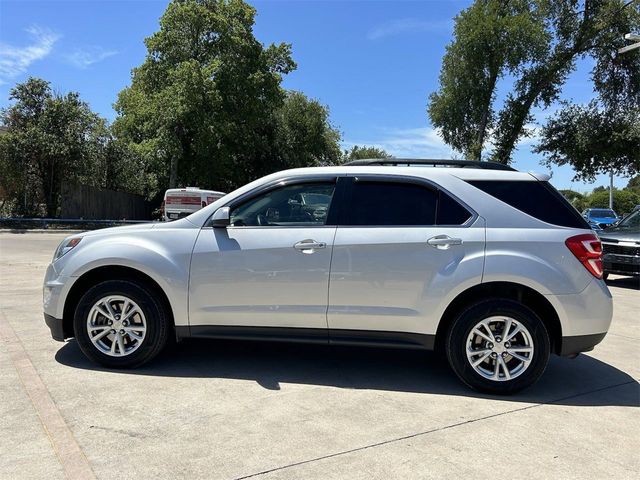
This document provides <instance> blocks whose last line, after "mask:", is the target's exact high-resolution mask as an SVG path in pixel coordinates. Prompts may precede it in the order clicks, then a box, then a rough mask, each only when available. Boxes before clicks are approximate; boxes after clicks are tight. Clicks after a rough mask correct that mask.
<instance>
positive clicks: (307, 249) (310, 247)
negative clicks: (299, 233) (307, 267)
mask: <svg viewBox="0 0 640 480" xmlns="http://www.w3.org/2000/svg"><path fill="white" fill-rule="evenodd" d="M326 246H327V244H326V243H324V242H316V241H315V240H312V239H310V238H308V239H306V240H302V241H300V242H298V243H296V244H295V245H294V246H293V248H295V249H296V250H301V251H302V253H313V251H314V250H317V249H319V248H326Z"/></svg>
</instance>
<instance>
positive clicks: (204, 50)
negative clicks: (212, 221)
mask: <svg viewBox="0 0 640 480" xmlns="http://www.w3.org/2000/svg"><path fill="white" fill-rule="evenodd" d="M255 13H256V11H255V9H254V8H253V7H252V6H250V5H248V4H247V3H245V2H244V1H242V0H179V1H178V0H176V1H173V2H171V3H170V4H169V6H168V7H167V10H166V11H165V13H164V15H163V16H162V18H161V20H160V30H159V31H158V32H156V33H154V34H153V35H152V36H151V37H149V38H147V39H146V41H145V44H146V46H147V57H146V60H145V62H144V63H143V64H142V65H141V66H140V67H138V68H136V69H134V70H133V74H132V83H131V86H130V87H127V88H125V89H124V90H123V91H122V92H121V93H120V95H119V97H118V101H117V102H116V105H115V107H116V110H117V111H118V113H119V117H118V118H117V119H116V122H115V125H114V127H115V131H116V134H117V135H118V136H119V137H120V138H123V139H126V140H127V141H128V142H131V143H133V144H134V145H135V148H136V150H137V151H138V152H140V153H141V154H142V155H144V157H145V158H146V161H147V162H149V164H151V165H153V168H154V169H155V171H156V173H157V176H158V183H159V185H161V186H167V185H168V186H176V185H177V184H178V183H180V184H182V185H200V186H209V187H214V188H219V189H223V190H229V189H232V188H234V187H235V186H238V185H239V184H242V183H245V182H247V181H249V180H250V179H252V178H255V177H256V176H259V175H261V174H262V173H264V172H265V171H269V170H270V168H271V167H270V165H272V164H273V163H278V162H276V161H274V156H275V155H276V154H277V153H278V152H276V151H275V150H274V148H273V143H274V139H275V138H276V137H277V138H278V142H279V143H280V144H284V145H287V142H290V141H292V134H291V132H281V133H280V134H276V132H275V130H274V129H275V126H276V125H279V126H283V127H285V128H287V126H286V123H287V122H284V121H283V119H282V112H280V113H277V112H279V109H281V108H285V109H287V110H288V111H289V112H290V113H296V114H298V115H300V114H301V113H300V112H301V110H300V108H301V100H300V97H295V98H289V100H288V102H289V103H288V104H285V103H286V102H287V96H286V94H285V91H284V90H283V89H282V88H281V87H280V82H281V79H282V75H284V74H286V73H288V72H290V71H292V70H293V69H294V68H295V63H294V62H293V60H292V58H291V51H290V50H291V49H290V46H289V45H287V44H279V45H270V46H268V47H264V46H263V45H262V44H260V42H258V40H256V38H255V37H254V35H253V24H254V17H255ZM296 102H298V103H297V105H294V104H295V103H296ZM305 107H308V108H309V109H310V110H315V112H316V115H317V114H318V112H319V110H318V105H316V104H314V103H313V102H307V103H305ZM320 113H321V115H320V116H322V112H320ZM309 115H313V113H309ZM305 120H309V117H306V118H305ZM289 123H290V122H289ZM311 123H313V122H312V121H310V120H309V122H308V123H307V125H306V126H307V127H311ZM290 126H291V125H289V127H290ZM323 135H329V136H330V135H331V134H330V133H327V132H324V133H323V134H321V135H319V136H318V137H317V138H320V137H322V136H323ZM285 137H286V138H287V139H285ZM317 138H316V139H315V140H314V141H316V140H317ZM296 141H299V139H298V140H296ZM278 142H276V143H278ZM331 148H333V147H331ZM285 154H286V152H285ZM327 155H328V156H330V155H331V154H330V153H327V152H323V153H322V155H321V157H322V156H327ZM314 158H315V157H314Z"/></svg>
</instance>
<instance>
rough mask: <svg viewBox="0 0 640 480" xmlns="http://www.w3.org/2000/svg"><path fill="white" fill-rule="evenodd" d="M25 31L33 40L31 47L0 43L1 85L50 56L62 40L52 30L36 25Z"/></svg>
mask: <svg viewBox="0 0 640 480" xmlns="http://www.w3.org/2000/svg"><path fill="white" fill-rule="evenodd" d="M25 31H26V32H27V33H28V34H29V36H30V37H31V39H32V42H33V43H31V45H28V46H26V47H16V46H15V45H9V44H6V43H0V84H1V83H5V82H6V81H8V80H11V79H13V78H15V77H17V76H19V75H21V74H23V73H24V72H26V71H27V69H28V68H29V66H30V65H31V64H32V63H33V62H35V61H37V60H42V59H43V58H45V57H46V56H48V55H49V54H50V53H51V51H52V50H53V46H54V44H55V43H56V42H57V41H58V40H59V39H60V35H59V34H57V33H55V32H53V31H52V30H49V29H47V28H42V27H38V26H35V25H34V26H31V27H29V28H27V29H26V30H25Z"/></svg>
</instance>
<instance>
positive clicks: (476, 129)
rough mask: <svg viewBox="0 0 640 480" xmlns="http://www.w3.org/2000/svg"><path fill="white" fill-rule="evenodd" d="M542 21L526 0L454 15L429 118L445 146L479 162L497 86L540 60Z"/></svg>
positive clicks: (485, 4) (480, 5)
mask: <svg viewBox="0 0 640 480" xmlns="http://www.w3.org/2000/svg"><path fill="white" fill-rule="evenodd" d="M543 19H544V12H543V11H542V9H541V8H539V6H538V5H536V2H530V1H526V0H516V1H509V2H505V1H504V0H479V1H475V2H474V3H473V4H472V5H471V6H470V7H469V8H467V9H466V10H463V11H462V12H460V14H458V15H457V16H456V18H455V26H454V40H453V42H451V43H450V44H449V45H448V46H447V50H446V53H445V55H444V57H443V59H442V69H441V71H440V78H439V80H440V88H439V89H438V91H437V92H434V93H432V94H431V95H430V97H429V105H428V113H429V117H430V119H431V123H432V124H433V125H434V126H435V127H436V128H439V129H440V133H441V134H442V137H443V139H444V141H445V142H447V143H448V144H449V145H451V146H452V147H453V148H454V149H456V150H458V151H460V152H462V153H463V154H464V155H465V156H466V157H467V158H469V159H472V160H480V159H481V157H482V150H483V148H484V147H485V144H486V143H487V141H488V140H489V139H490V134H489V132H490V131H492V130H493V129H494V128H495V121H496V113H495V108H494V106H493V105H494V102H495V100H496V90H497V88H498V81H499V80H500V79H501V78H502V77H504V76H505V75H507V74H510V75H516V74H517V73H518V72H519V70H521V69H522V67H523V65H524V64H526V63H527V62H533V61H535V60H537V59H539V58H540V57H542V56H543V55H544V50H545V48H546V47H547V45H548V41H549V39H548V34H547V32H546V31H545V29H544V22H543Z"/></svg>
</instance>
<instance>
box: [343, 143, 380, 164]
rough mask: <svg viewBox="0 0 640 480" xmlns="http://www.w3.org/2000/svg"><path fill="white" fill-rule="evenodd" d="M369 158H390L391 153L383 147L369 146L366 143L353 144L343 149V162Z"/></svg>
mask: <svg viewBox="0 0 640 480" xmlns="http://www.w3.org/2000/svg"><path fill="white" fill-rule="evenodd" d="M371 158H391V155H390V154H389V153H387V152H386V151H385V150H384V149H382V148H378V147H369V146H367V145H362V146H359V145H354V146H353V147H351V148H350V149H348V150H345V151H344V154H343V159H344V161H345V162H350V161H352V160H367V159H371Z"/></svg>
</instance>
